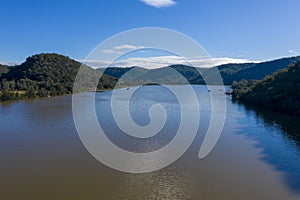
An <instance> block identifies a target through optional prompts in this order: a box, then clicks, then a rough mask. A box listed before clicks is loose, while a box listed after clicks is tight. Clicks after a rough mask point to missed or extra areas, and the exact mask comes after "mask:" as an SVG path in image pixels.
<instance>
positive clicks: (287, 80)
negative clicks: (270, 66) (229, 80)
mask: <svg viewBox="0 0 300 200" xmlns="http://www.w3.org/2000/svg"><path fill="white" fill-rule="evenodd" d="M233 98H236V99H238V100H239V101H241V102H244V103H247V104H251V105H256V106H259V107H263V108H266V109H270V110H274V111H280V112H285V113H290V114H295V115H300V62H298V63H296V64H291V65H289V66H288V67H287V68H285V69H282V70H279V71H277V72H275V73H274V74H272V75H269V76H266V77H265V78H264V79H262V80H260V81H246V80H243V81H241V82H234V83H233Z"/></svg>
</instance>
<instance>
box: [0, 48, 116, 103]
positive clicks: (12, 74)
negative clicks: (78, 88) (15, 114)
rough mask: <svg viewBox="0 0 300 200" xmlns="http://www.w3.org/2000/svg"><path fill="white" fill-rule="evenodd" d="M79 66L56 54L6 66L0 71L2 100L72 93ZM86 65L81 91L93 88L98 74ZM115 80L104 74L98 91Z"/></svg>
mask: <svg viewBox="0 0 300 200" xmlns="http://www.w3.org/2000/svg"><path fill="white" fill-rule="evenodd" d="M80 66H81V63H79V62H77V61H75V60H73V59H70V58H68V57H66V56H62V55H59V54H54V53H53V54H38V55H34V56H31V57H28V58H27V59H26V61H25V62H24V63H22V64H21V65H18V66H13V67H5V66H3V67H1V68H2V70H1V71H0V73H1V72H2V74H0V75H1V76H0V91H1V92H0V99H1V100H2V101H6V100H17V99H24V98H35V97H47V96H57V95H64V94H71V93H72V91H73V84H74V81H75V78H76V75H77V72H78V70H79V68H80ZM1 68H0V69H1ZM84 68H85V70H86V73H85V77H84V81H85V83H84V84H82V87H83V88H82V90H85V89H87V88H90V87H91V85H92V84H93V83H92V82H93V81H94V80H95V79H96V78H97V77H98V76H99V72H98V71H96V70H94V69H92V68H90V67H88V66H84ZM89 80H90V82H89ZM115 83H116V79H114V78H111V77H109V76H106V75H103V76H102V78H101V80H100V81H99V84H98V87H97V90H104V89H110V88H113V87H114V85H115ZM84 87H85V88H84Z"/></svg>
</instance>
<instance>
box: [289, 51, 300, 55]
mask: <svg viewBox="0 0 300 200" xmlns="http://www.w3.org/2000/svg"><path fill="white" fill-rule="evenodd" d="M288 53H289V54H292V55H297V54H300V53H299V52H298V51H296V50H289V51H288Z"/></svg>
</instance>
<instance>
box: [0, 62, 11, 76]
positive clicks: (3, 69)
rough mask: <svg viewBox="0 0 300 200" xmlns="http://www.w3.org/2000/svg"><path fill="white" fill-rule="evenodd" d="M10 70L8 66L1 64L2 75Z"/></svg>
mask: <svg viewBox="0 0 300 200" xmlns="http://www.w3.org/2000/svg"><path fill="white" fill-rule="evenodd" d="M8 71H9V69H8V66H5V65H1V64H0V76H1V75H2V74H4V73H7V72H8Z"/></svg>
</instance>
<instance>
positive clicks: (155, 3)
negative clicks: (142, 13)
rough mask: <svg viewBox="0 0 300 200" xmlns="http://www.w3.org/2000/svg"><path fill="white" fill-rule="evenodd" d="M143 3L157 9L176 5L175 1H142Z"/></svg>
mask: <svg viewBox="0 0 300 200" xmlns="http://www.w3.org/2000/svg"><path fill="white" fill-rule="evenodd" d="M141 1H142V2H143V3H145V4H147V5H149V6H153V7H155V8H163V7H170V6H174V5H175V4H176V2H175V1H174V0H141Z"/></svg>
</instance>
